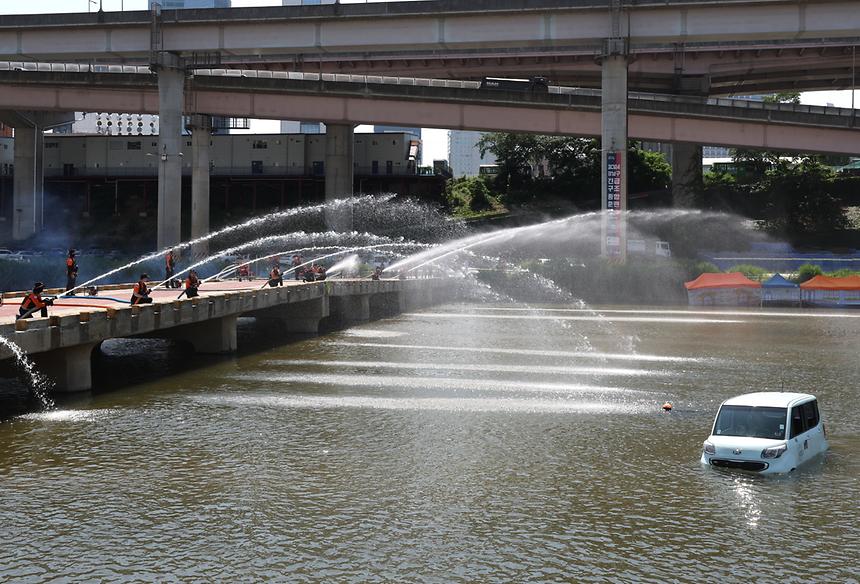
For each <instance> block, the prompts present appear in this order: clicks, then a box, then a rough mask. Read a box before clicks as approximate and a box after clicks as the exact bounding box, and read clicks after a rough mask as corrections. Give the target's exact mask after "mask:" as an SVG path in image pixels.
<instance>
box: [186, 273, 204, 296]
mask: <svg viewBox="0 0 860 584" xmlns="http://www.w3.org/2000/svg"><path fill="white" fill-rule="evenodd" d="M199 288H200V276H198V275H197V270H191V271H190V272H188V277H187V278H185V295H186V296H187V297H188V298H196V297H197V296H200V294H199V293H198V289H199Z"/></svg>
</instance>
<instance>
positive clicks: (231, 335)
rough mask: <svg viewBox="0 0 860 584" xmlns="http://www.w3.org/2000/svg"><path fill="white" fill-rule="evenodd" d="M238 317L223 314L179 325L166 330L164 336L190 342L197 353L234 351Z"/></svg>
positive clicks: (216, 353)
mask: <svg viewBox="0 0 860 584" xmlns="http://www.w3.org/2000/svg"><path fill="white" fill-rule="evenodd" d="M237 318H238V317H237V316H223V317H221V318H213V319H209V320H204V321H202V322H197V323H194V324H188V325H184V326H179V327H176V328H173V329H168V330H166V331H165V334H164V335H163V336H164V337H165V338H169V339H173V340H177V341H185V342H187V343H190V344H191V345H192V346H193V347H194V351H195V352H197V353H204V354H210V355H219V354H223V353H232V352H234V351H235V350H236V348H237V346H238V343H237V341H236V320H237ZM159 336H162V335H159Z"/></svg>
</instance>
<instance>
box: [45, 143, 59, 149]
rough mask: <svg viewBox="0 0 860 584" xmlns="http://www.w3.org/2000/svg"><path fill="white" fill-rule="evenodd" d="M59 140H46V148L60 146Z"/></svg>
mask: <svg viewBox="0 0 860 584" xmlns="http://www.w3.org/2000/svg"><path fill="white" fill-rule="evenodd" d="M59 147H60V143H59V142H45V150H50V149H51V148H59Z"/></svg>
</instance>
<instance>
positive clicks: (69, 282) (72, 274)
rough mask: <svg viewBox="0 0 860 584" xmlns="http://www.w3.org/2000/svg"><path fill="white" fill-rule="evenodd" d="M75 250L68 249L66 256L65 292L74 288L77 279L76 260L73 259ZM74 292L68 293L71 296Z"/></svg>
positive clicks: (75, 253)
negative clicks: (67, 255)
mask: <svg viewBox="0 0 860 584" xmlns="http://www.w3.org/2000/svg"><path fill="white" fill-rule="evenodd" d="M76 255H77V251H75V250H74V249H70V250H69V257H67V258H66V292H68V291H69V290H72V289H74V287H75V282H76V281H77V279H78V260H77V259H75V256H76ZM73 294H74V293H72V294H70V295H69V296H72V295H73Z"/></svg>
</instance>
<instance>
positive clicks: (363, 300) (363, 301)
mask: <svg viewBox="0 0 860 584" xmlns="http://www.w3.org/2000/svg"><path fill="white" fill-rule="evenodd" d="M336 298H337V309H336V310H337V316H338V319H339V320H340V321H341V322H344V323H355V322H367V321H368V320H370V295H369V294H356V295H353V296H338V297H336Z"/></svg>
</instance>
